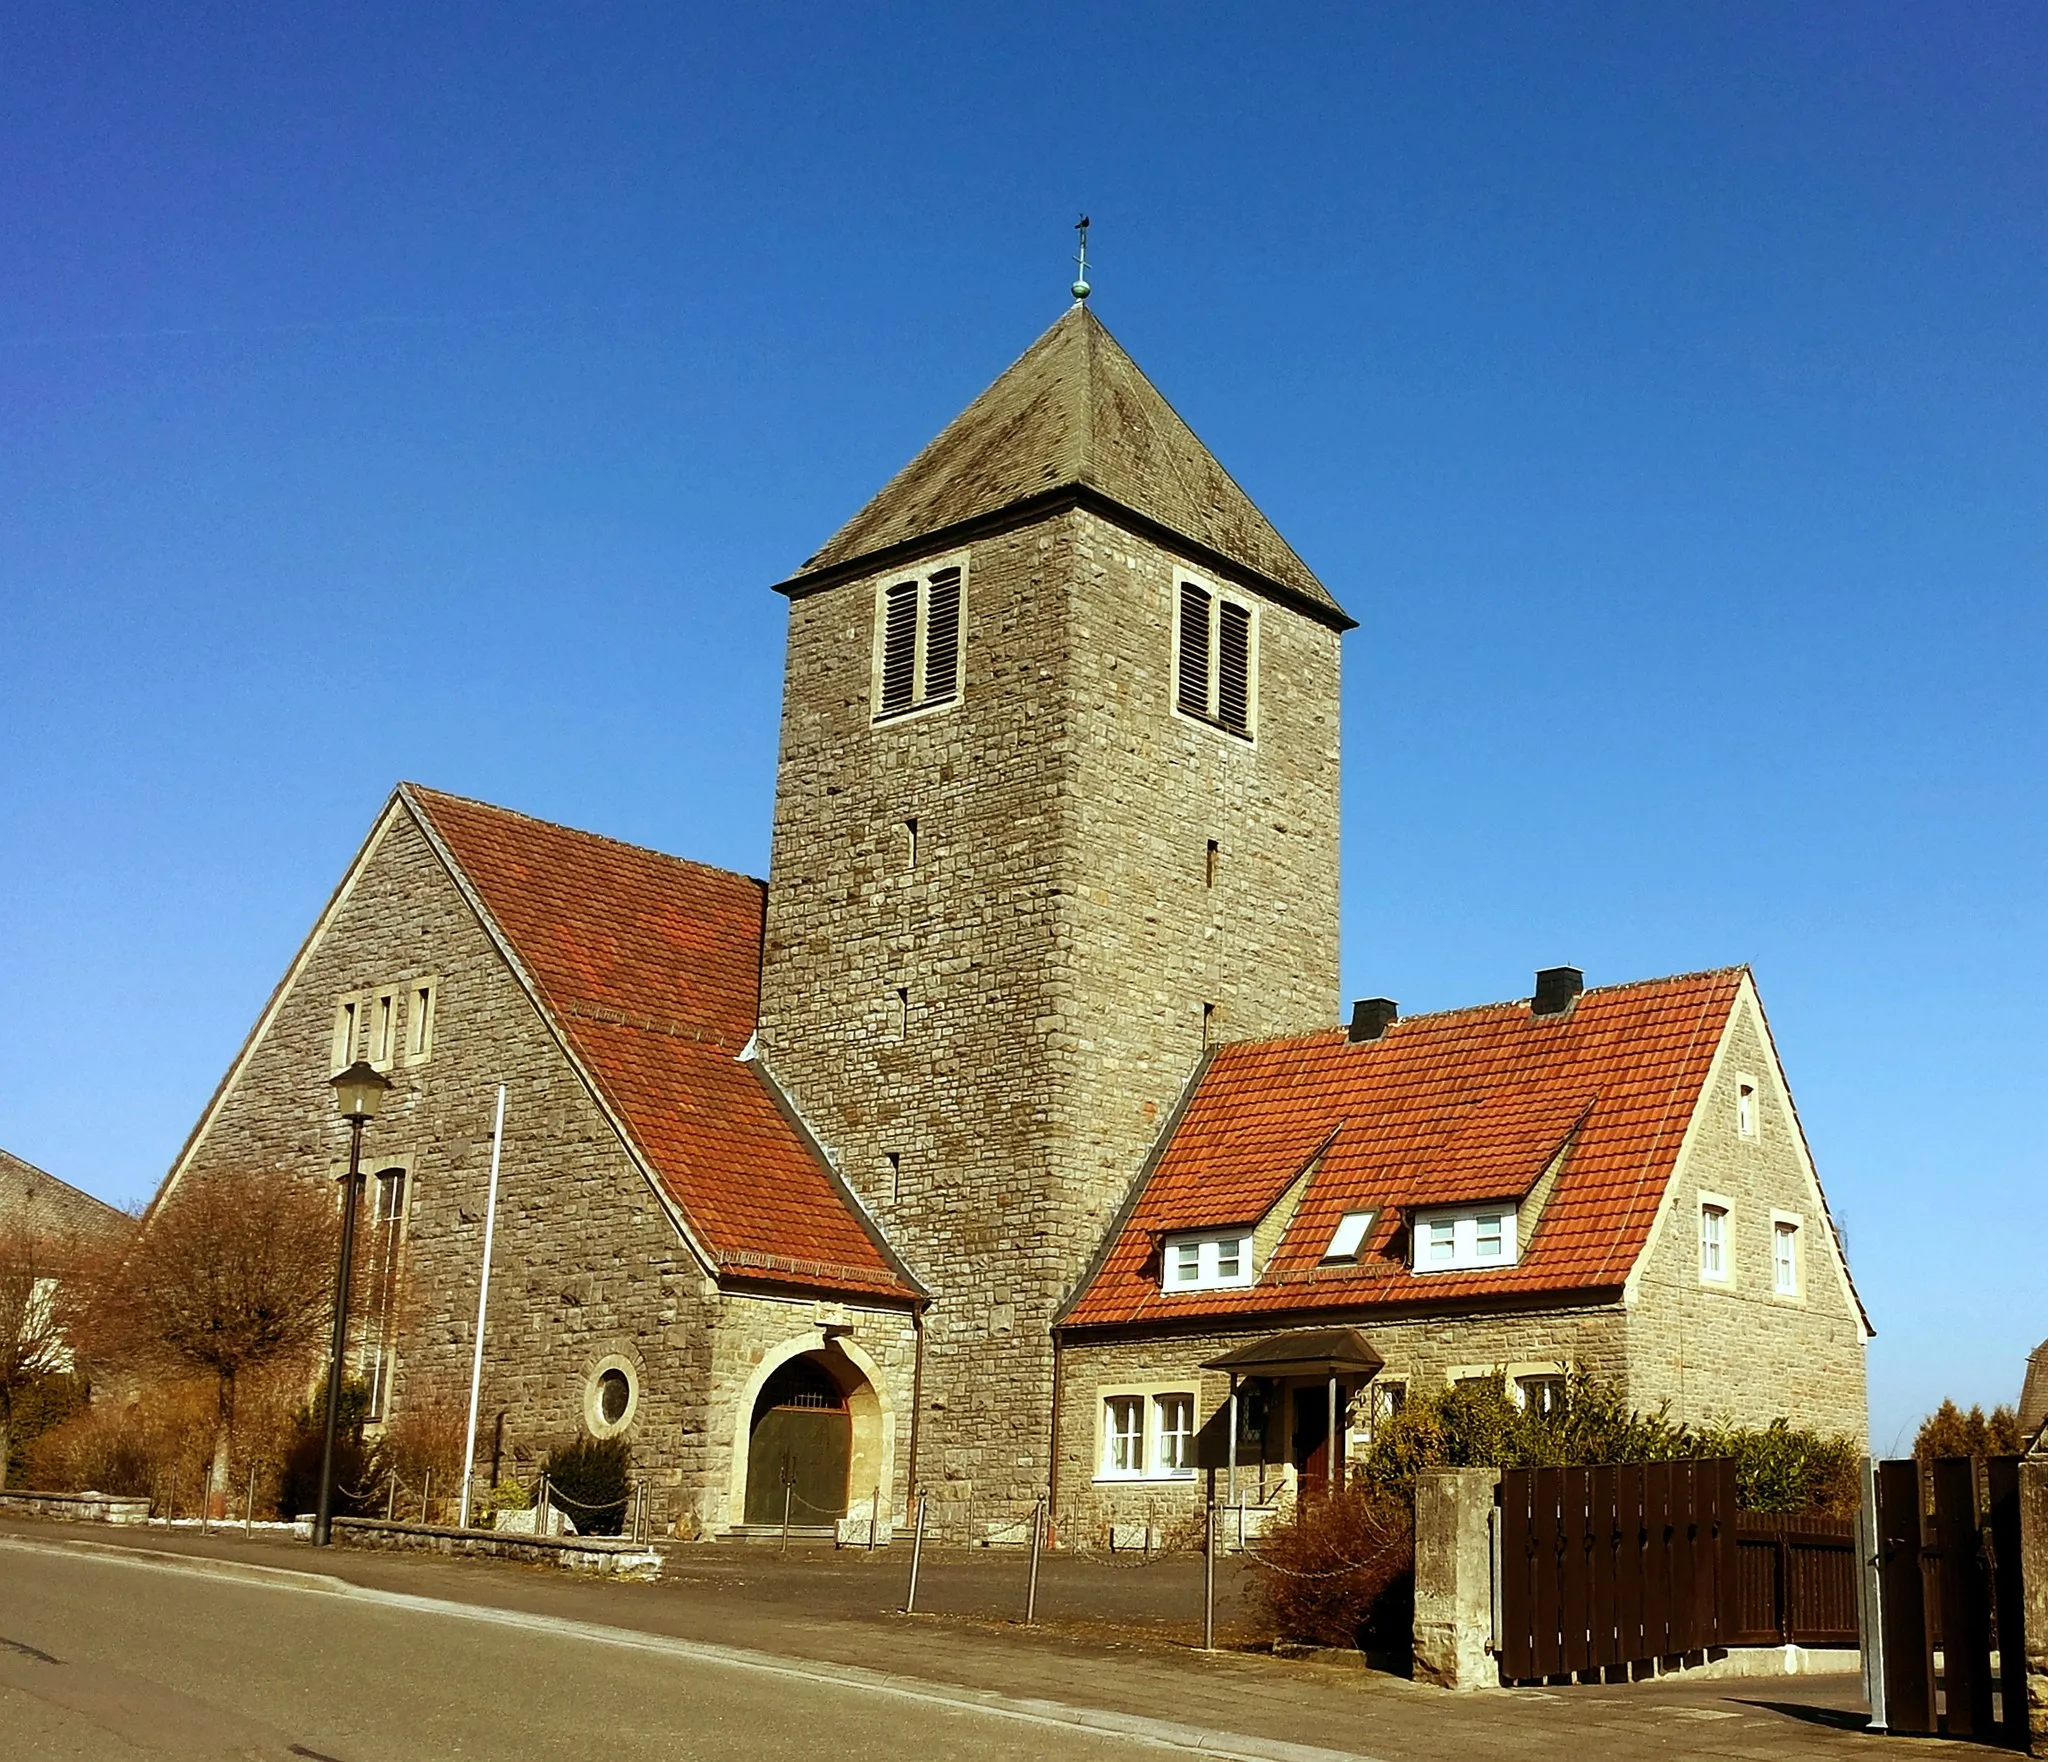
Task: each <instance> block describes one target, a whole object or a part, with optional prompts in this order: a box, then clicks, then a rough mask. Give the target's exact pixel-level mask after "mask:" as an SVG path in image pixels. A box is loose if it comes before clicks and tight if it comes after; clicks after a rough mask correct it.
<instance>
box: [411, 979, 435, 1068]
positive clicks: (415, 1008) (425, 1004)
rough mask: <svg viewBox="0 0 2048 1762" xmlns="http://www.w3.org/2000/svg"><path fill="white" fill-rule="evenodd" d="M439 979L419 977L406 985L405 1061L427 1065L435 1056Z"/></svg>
mask: <svg viewBox="0 0 2048 1762" xmlns="http://www.w3.org/2000/svg"><path fill="white" fill-rule="evenodd" d="M440 994H441V981H440V980H439V979H415V980H413V982H412V983H411V984H410V985H408V986H407V987H406V988H405V1000H406V1001H405V1062H406V1063H407V1064H409V1065H423V1064H425V1063H426V1062H427V1060H428V1059H430V1058H432V1057H433V1056H434V1014H435V1009H436V1006H437V1005H438V1004H439V1002H440Z"/></svg>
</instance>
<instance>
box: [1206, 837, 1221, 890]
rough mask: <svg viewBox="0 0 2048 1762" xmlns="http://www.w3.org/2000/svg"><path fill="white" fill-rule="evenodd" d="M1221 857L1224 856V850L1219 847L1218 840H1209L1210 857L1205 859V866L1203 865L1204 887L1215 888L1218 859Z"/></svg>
mask: <svg viewBox="0 0 2048 1762" xmlns="http://www.w3.org/2000/svg"><path fill="white" fill-rule="evenodd" d="M1221 855H1222V850H1221V847H1220V846H1219V845H1218V844H1217V842H1216V840H1215V839H1213V838H1212V839H1210V840H1209V854H1208V856H1207V857H1206V858H1204V859H1203V864H1202V885H1203V886H1205V887H1214V886H1215V885H1216V864H1217V859H1218V858H1219V857H1220V856H1221Z"/></svg>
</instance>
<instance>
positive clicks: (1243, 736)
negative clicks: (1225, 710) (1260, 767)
mask: <svg viewBox="0 0 2048 1762" xmlns="http://www.w3.org/2000/svg"><path fill="white" fill-rule="evenodd" d="M1173 713H1174V714H1175V715H1176V716H1178V717H1179V718H1180V719H1181V720H1182V721H1183V722H1192V723H1194V724H1195V726H1196V727H1197V728H1207V729H1209V730H1210V731H1211V732H1212V733H1216V734H1227V735H1229V736H1230V738H1231V739H1232V740H1241V741H1243V742H1244V743H1245V745H1246V746H1256V745H1257V744H1258V742H1257V739H1256V737H1255V736H1254V735H1253V733H1252V731H1251V730H1250V729H1249V728H1233V727H1231V725H1230V724H1229V723H1228V722H1219V721H1218V720H1217V719H1216V718H1215V717H1214V716H1204V715H1202V714H1200V713H1199V712H1197V711H1194V710H1190V709H1186V708H1184V707H1183V706H1182V705H1180V704H1178V703H1176V704H1175V705H1174V706H1173Z"/></svg>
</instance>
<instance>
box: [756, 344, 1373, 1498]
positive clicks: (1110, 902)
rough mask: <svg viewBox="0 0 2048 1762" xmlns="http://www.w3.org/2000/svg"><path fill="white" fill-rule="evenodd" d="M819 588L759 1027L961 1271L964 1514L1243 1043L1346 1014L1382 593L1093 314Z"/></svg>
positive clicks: (823, 556)
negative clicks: (1320, 572)
mask: <svg viewBox="0 0 2048 1762" xmlns="http://www.w3.org/2000/svg"><path fill="white" fill-rule="evenodd" d="M780 591H781V592H783V593H785V594H786V595H787V596H788V597H789V600H790V626H789V650H788V668H787V675H786V680H785V685H784V697H783V716H782V744H781V758H780V769H779V774H778V780H777V791H776V807H775V828H774V846H773V856H772V866H771V869H770V879H769V890H768V904H767V934H766V942H765V949H764V954H763V969H762V981H761V1014H760V1030H759V1043H760V1049H761V1053H762V1057H763V1059H764V1061H765V1063H766V1065H767V1066H768V1068H769V1069H770V1070H771V1071H772V1072H773V1073H774V1074H775V1076H776V1077H777V1078H778V1079H779V1080H780V1081H781V1082H782V1084H783V1085H784V1086H785V1087H786V1089H787V1091H788V1093H789V1094H790V1095H791V1096H792V1097H793V1099H794V1102H795V1104H796V1106H797V1107H798V1108H799V1109H800V1110H801V1111H802V1113H803V1115H804V1117H805V1120H806V1122H807V1123H808V1124H809V1126H810V1127H811V1129H812V1130H813V1131H814V1132H815V1133H816V1134H817V1136H818V1138H819V1139H820V1140H821V1141H822V1142H823V1143H824V1145H825V1146H826V1147H827V1148H828V1150H829V1152H830V1154H831V1155H832V1157H833V1158H834V1160H835V1161H836V1163H837V1164H838V1166H839V1168H840V1169H841V1171H842V1173H843V1174H844V1176H845V1177H846V1179H847V1181H848V1182H849V1184H850V1185H851V1186H852V1187H853V1188H854V1190H855V1191H856V1192H857V1193H858V1194H859V1196H860V1198H861V1199H862V1200H863V1202H864V1203H865V1204H866V1205H867V1206H868V1208H869V1209H870V1210H871V1211H872V1213H873V1214H874V1216H875V1218H876V1219H877V1220H878V1221H879V1223H880V1224H881V1226H882V1228H883V1230H884V1231H885V1232H886V1233H887V1236H888V1238H889V1240H890V1241H891V1242H892V1243H893V1245H894V1246H895V1248H896V1249H897V1251H898V1252H899V1253H901V1254H902V1255H903V1257H904V1259H905V1260H906V1262H907V1263H908V1265H909V1266H910V1268H911V1269H912V1270H913V1271H914V1272H915V1273H916V1274H917V1275H918V1277H919V1278H920V1279H921V1280H923V1282H924V1283H925V1285H926V1286H927V1287H928V1289H929V1290H930V1291H931V1293H932V1297H933V1302H932V1305H931V1308H930V1311H929V1313H928V1315H927V1317H926V1319H925V1323H924V1329H925V1338H924V1359H923V1369H922V1393H921V1398H920V1402H919V1412H918V1415H917V1423H916V1431H917V1442H916V1446H915V1448H916V1452H917V1458H918V1460H917V1463H916V1469H915V1472H916V1476H917V1479H918V1481H919V1482H920V1483H921V1484H922V1485H923V1486H924V1487H925V1488H926V1489H927V1491H928V1492H929V1493H930V1494H931V1495H932V1496H933V1498H934V1501H935V1503H934V1505H933V1520H934V1522H935V1523H936V1524H938V1525H940V1526H941V1527H942V1528H943V1529H945V1530H947V1531H950V1532H951V1533H952V1534H954V1535H956V1536H957V1535H961V1534H963V1533H965V1532H966V1530H967V1527H968V1526H970V1525H980V1524H986V1523H994V1522H1000V1521H1002V1520H1003V1519H1005V1518H1007V1517H1011V1516H1016V1515H1021V1514H1023V1513H1024V1512H1025V1511H1027V1510H1028V1509H1029V1505H1030V1501H1031V1500H1032V1498H1033V1497H1034V1496H1035V1494H1036V1493H1037V1492H1038V1491H1040V1490H1041V1489H1042V1488H1043V1487H1044V1486H1045V1484H1046V1481H1047V1478H1048V1473H1049V1465H1050V1456H1051V1450H1052V1440H1051V1437H1050V1432H1051V1427H1052V1424H1053V1398H1054V1391H1053V1351H1052V1342H1051V1338H1050V1335H1049V1331H1048V1330H1049V1326H1050V1324H1051V1322H1052V1320H1053V1318H1054V1316H1055V1315H1056V1313H1057V1312H1058V1310H1059V1308H1060V1306H1061V1305H1062V1304H1063V1303H1064V1302H1065V1301H1066V1300H1067V1299H1068V1298H1069V1297H1070V1296H1071V1295H1072V1294H1073V1293H1074V1291H1075V1289H1076V1287H1077V1284H1078V1282H1079V1280H1080V1279H1081V1277H1082V1275H1083V1274H1084V1272H1085V1271H1086V1270H1087V1268H1088V1266H1089V1264H1090V1262H1091V1260H1092V1259H1093V1258H1094V1256H1095V1255H1096V1254H1097V1252H1098V1251H1099V1250H1100V1248H1101V1247H1102V1244H1103V1242H1104V1240H1105V1237H1106V1234H1107V1232H1108V1230H1109V1227H1110V1225H1111V1223H1112V1221H1113V1220H1114V1218H1115V1216H1116V1214H1117V1211H1118V1209H1119V1207H1120V1205H1121V1203H1122V1202H1123V1200H1124V1198H1125V1196H1126V1195H1127V1194H1128V1193H1129V1191H1130V1190H1131V1187H1132V1184H1133V1182H1134V1181H1135V1179H1136V1178H1137V1176H1138V1175H1139V1173H1140V1172H1141V1170H1142V1168H1143V1166H1144V1164H1145V1161H1146V1157H1147V1155H1148V1154H1149V1152H1150V1151H1151V1149H1152V1146H1153V1145H1154V1144H1155V1142H1156V1141H1157V1140H1158V1139H1159V1137H1160V1134H1161V1131H1162V1129H1163V1128H1164V1127H1165V1125H1166V1124H1167V1122H1168V1121H1169V1119H1170V1118H1171V1116H1172V1114H1173V1112H1174V1109H1175V1107H1176V1104H1177V1103H1178V1101H1179V1100H1180V1098H1181V1096H1182V1095H1183V1092H1184V1090H1185V1089H1186V1086H1187V1084H1188V1081H1189V1078H1190V1077H1191V1076H1192V1075H1193V1073H1194V1072H1195V1071H1196V1069H1197V1068H1198V1066H1199V1064H1200V1062H1201V1060H1202V1057H1203V1052H1204V1048H1205V1047H1206V1046H1207V1045H1211V1044H1214V1043H1216V1042H1218V1041H1222V1040H1230V1039H1238V1038H1244V1037H1250V1036H1266V1035H1275V1034H1286V1033H1291V1032H1297V1031H1302V1030H1307V1029H1313V1028H1321V1027H1327V1026H1329V1025H1330V1024H1332V1023H1334V1022H1335V1021H1336V1019H1337V919H1338V890H1337V831H1338V825H1337V820H1338V788H1337V784H1338V670H1339V653H1338V651H1339V638H1340V636H1341V634H1342V632H1343V631H1344V630H1346V629H1347V628H1349V627H1350V626H1351V624H1352V620H1351V619H1350V618H1348V617H1347V616H1346V615H1345V613H1344V612H1343V610H1342V609H1341V608H1340V607H1339V606H1338V604H1337V603H1336V601H1335V600H1334V599H1333V598H1332V597H1331V596H1330V594H1329V593H1328V592H1327V591H1326V590H1325V589H1324V587H1323V586H1322V584H1321V583H1320V582H1319V581H1317V579H1316V578H1315V576H1314V575H1313V574H1311V573H1310V571H1309V570H1308V568H1307V567H1306V566H1305V565H1304V564H1303V563H1302V562H1301V560H1300V559H1299V558H1298V557H1297V556H1295V554H1294V552H1293V551H1292V550H1290V549H1289V548H1288V546H1287V544H1286V543H1285V542H1284V541H1283V540H1282V539H1281V538H1280V536H1279V535H1278V534H1277V533H1276V532H1275V531H1274V530H1273V528H1272V527H1271V526H1270V525H1269V524H1268V523H1267V522H1266V520H1265V518H1264V517H1263V516H1262V515H1261V514H1260V513H1259V511H1258V510H1257V509H1256V508H1255V507H1253V505H1252V503H1251V501H1250V499H1249V498H1248V497H1247V496H1246V495H1245V494H1244V492H1243V491H1242V490H1241V489H1239V488H1238V486H1237V485H1236V484H1235V483H1234V482H1233V481H1232V480H1231V478H1230V477H1229V476H1228V475H1227V474H1226V473H1225V472H1224V470H1223V469H1222V467H1221V466H1219V465H1218V464H1217V463H1216V461H1215V460H1214V459H1213V458H1212V457H1211V456H1210V454H1209V453H1208V451H1207V449H1205V448H1204V447H1203V445H1202V444H1201V442H1200V441H1199V440H1197V439H1196V438H1195V436H1194V434H1193V433H1192V432H1191V431H1190V430H1189V429H1188V427H1187V425H1186V424H1185V423H1184V422H1182V421H1181V420H1180V418H1179V417H1178V416H1177V415H1176V414H1175V413H1174V412H1173V410H1172V409H1171V407H1170V406H1169V405H1168V404H1167V403H1166V401H1165V399H1164V398H1162V397H1161V396H1160V394H1159V392H1158V391H1157V390H1156V389H1155V388H1154V387H1153V386H1152V384H1151V383H1150V382H1149V381H1148V380H1147V379H1146V378H1145V377H1144V375H1143V374H1142V373H1140V372H1139V371H1138V369H1137V367H1136V366H1135V365H1134V364H1133V363H1132V361H1131V360H1130V358H1129V357H1128V356H1127V355H1126V354H1125V353H1124V352H1123V350H1122V349H1121V348H1119V347H1118V345H1117V343H1116V342H1115V340H1114V339H1113V338H1112V337H1111V336H1110V335H1109V333H1108V332H1107V331H1106V330H1105V329H1104V328H1103V327H1102V325H1101V324H1100V323H1099V322H1097V320H1096V319H1095V318H1094V316H1093V315H1092V314H1091V313H1090V312H1089V311H1088V310H1087V309H1086V308H1085V307H1084V306H1080V305H1076V306H1075V307H1073V308H1072V309H1071V310H1070V311H1069V312H1067V313H1066V315H1065V316H1063V317H1062V318H1061V319H1060V320H1059V321H1058V322H1057V323H1055V324H1054V325H1053V326H1052V328H1051V329H1050V330H1048V331H1047V332H1046V333H1045V334H1044V335H1043V336H1042V337H1040V338H1039V340H1038V341H1037V342H1036V343H1034V344H1033V345H1032V347H1031V348H1030V349H1029V350H1028V351H1027V352H1026V353H1025V355H1024V356H1023V357H1022V359H1020V360H1019V361H1018V362H1017V363H1016V364H1015V365H1014V366H1013V367H1011V368H1010V370H1009V371H1008V372H1007V373H1005V374H1004V375H1003V376H1002V377H1001V378H1000V379H999V380H997V381H996V383H995V384H994V385H993V386H991V387H990V388H989V389H988V390H987V391H986V392H984V393H983V394H982V395H981V396H980V397H979V398H977V399H976V400H975V401H974V403H973V404H972V405H970V406H969V407H968V409H967V410H966V411H965V412H964V413H963V414H962V415H961V416H959V417H958V418H957V419H956V420H955V421H954V422H953V423H952V424H951V425H950V426H949V427H948V428H947V429H946V430H945V431H944V432H943V433H942V434H941V435H940V436H939V437H938V439H937V440H935V441H933V442H932V443H931V444H930V445H929V446H928V447H926V448H925V449H924V451H923V452H921V453H920V454H919V455H918V456H917V457H916V458H915V459H914V460H912V461H911V463H910V464H909V465H908V466H907V467H906V468H905V469H904V470H903V472H902V473H901V474H899V475H898V476H897V477H896V478H895V479H894V481H892V482H891V483H890V484H889V485H888V486H887V487H886V488H884V489H883V490H882V492H881V493H880V494H879V495H878V496H876V498H875V499H874V500H873V501H872V502H871V503H869V505H868V506H867V507H866V508H864V509H863V510H862V511H861V512H860V513H859V514H858V515H856V516H855V518H854V519H853V520H852V521H850V522H849V523H848V524H847V525H846V526H845V527H843V528H842V529H841V530H840V531H839V533H838V534H837V535H835V536H834V537H833V539H832V540H831V542H830V543H828V544H827V545H826V546H825V548H824V549H823V550H821V551H820V552H819V553H818V554H817V555H816V556H815V557H813V558H812V559H811V560H810V561H809V562H808V563H807V564H805V566H804V567H803V569H802V570H801V571H800V572H799V573H798V574H797V575H796V576H795V577H793V578H792V579H791V580H789V581H788V582H785V583H784V584H783V585H782V587H781V589H780ZM1217 1221H1219V1222H1225V1221H1235V1220H1217Z"/></svg>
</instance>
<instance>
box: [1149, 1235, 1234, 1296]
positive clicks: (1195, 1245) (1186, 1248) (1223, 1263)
mask: <svg viewBox="0 0 2048 1762" xmlns="http://www.w3.org/2000/svg"><path fill="white" fill-rule="evenodd" d="M1160 1282H1161V1288H1162V1289H1164V1290H1168V1291H1220V1290H1227V1289H1229V1288H1230V1287H1232V1286H1236V1285H1249V1284H1250V1283H1251V1282H1252V1238H1251V1232H1250V1231H1248V1230H1213V1231H1204V1232H1203V1233H1202V1234H1200V1235H1188V1236H1169V1237H1167V1239H1166V1250H1165V1254H1164V1256H1163V1264H1162V1275H1161V1281H1160Z"/></svg>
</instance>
